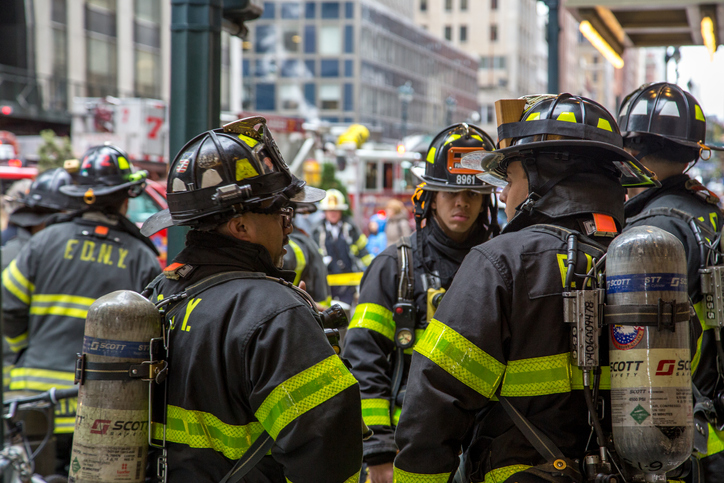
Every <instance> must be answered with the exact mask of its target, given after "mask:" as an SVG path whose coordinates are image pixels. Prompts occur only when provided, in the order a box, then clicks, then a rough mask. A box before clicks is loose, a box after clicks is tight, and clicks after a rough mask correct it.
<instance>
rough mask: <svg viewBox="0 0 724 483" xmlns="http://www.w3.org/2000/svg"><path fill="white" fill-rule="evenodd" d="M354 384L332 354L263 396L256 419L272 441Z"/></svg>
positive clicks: (353, 379)
mask: <svg viewBox="0 0 724 483" xmlns="http://www.w3.org/2000/svg"><path fill="white" fill-rule="evenodd" d="M355 384H357V380H356V379H355V378H354V376H352V374H351V373H350V372H349V370H348V369H347V367H346V366H345V365H344V363H343V362H342V359H340V358H339V357H338V356H337V355H336V354H335V355H332V356H329V357H328V358H326V359H324V360H323V361H321V362H319V363H317V364H315V365H314V366H312V367H310V368H309V369H306V370H304V371H302V372H300V373H299V374H297V375H295V376H292V377H290V378H289V379H287V380H286V381H284V382H282V383H281V384H279V385H278V386H277V387H275V388H274V390H273V391H272V392H271V394H269V396H267V398H266V399H265V400H264V402H263V403H262V404H261V406H260V407H259V409H258V410H257V411H256V418H257V419H258V420H259V421H260V422H261V424H262V426H264V429H266V431H267V432H268V433H269V434H270V435H271V437H272V438H274V439H276V438H277V436H279V433H280V432H281V431H282V430H283V429H284V428H285V427H286V426H287V425H288V424H289V423H291V422H292V421H294V420H295V419H296V418H298V417H299V416H301V415H302V414H304V413H306V412H307V411H309V410H311V409H314V408H315V407H317V406H319V405H320V404H322V403H323V402H325V401H327V400H328V399H331V398H333V397H334V396H336V395H337V394H339V393H340V392H342V391H344V390H345V389H347V388H348V387H350V386H353V385H355Z"/></svg>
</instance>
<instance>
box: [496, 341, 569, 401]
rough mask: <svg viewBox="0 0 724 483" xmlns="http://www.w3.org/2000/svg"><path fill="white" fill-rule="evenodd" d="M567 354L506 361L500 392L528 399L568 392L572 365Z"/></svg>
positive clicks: (504, 394)
mask: <svg viewBox="0 0 724 483" xmlns="http://www.w3.org/2000/svg"><path fill="white" fill-rule="evenodd" d="M570 359H571V357H570V354H569V353H568V352H566V353H563V354H556V355H553V356H545V357H532V358H530V359H520V360H517V361H508V368H507V369H506V370H505V376H503V384H502V387H501V391H500V393H501V394H502V395H503V396H510V397H527V396H544V395H546V394H559V393H563V392H570V391H571V362H570Z"/></svg>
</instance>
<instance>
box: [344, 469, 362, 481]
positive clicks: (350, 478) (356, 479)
mask: <svg viewBox="0 0 724 483" xmlns="http://www.w3.org/2000/svg"><path fill="white" fill-rule="evenodd" d="M360 471H362V468H361V467H360V469H359V471H357V472H355V474H354V475H352V476H350V477H349V478H347V479H346V480H344V483H359V473H360Z"/></svg>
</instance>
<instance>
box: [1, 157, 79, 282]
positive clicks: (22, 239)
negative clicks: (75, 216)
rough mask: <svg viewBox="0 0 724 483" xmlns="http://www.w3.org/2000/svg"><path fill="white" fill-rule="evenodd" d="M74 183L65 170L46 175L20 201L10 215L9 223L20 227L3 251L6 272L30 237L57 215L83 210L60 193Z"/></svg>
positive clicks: (40, 175) (38, 179)
mask: <svg viewBox="0 0 724 483" xmlns="http://www.w3.org/2000/svg"><path fill="white" fill-rule="evenodd" d="M72 182H73V180H72V178H71V175H70V174H69V173H68V172H67V171H66V170H64V169H63V168H54V169H49V170H47V171H43V172H42V173H40V174H39V175H38V177H37V178H36V179H35V180H34V181H33V183H32V184H31V185H30V188H29V190H28V192H27V193H26V194H25V195H23V196H22V197H21V198H19V200H18V203H20V206H19V207H18V208H17V209H16V210H15V211H13V212H12V213H11V214H10V218H9V221H10V222H11V223H12V224H13V225H15V226H17V227H18V230H17V233H16V234H15V236H14V237H13V238H11V239H10V240H8V241H7V243H6V244H5V245H3V248H2V268H3V270H4V269H5V268H6V267H7V266H8V265H9V264H10V262H11V261H13V259H14V258H15V257H16V256H17V255H18V253H19V252H20V249H21V248H23V246H25V244H26V243H27V242H28V240H30V237H31V236H33V235H34V234H36V233H38V232H39V231H40V230H42V229H43V228H45V225H46V223H48V222H49V221H50V220H51V219H52V218H53V216H54V215H56V214H58V213H61V212H64V211H72V210H76V209H80V208H81V207H82V206H81V203H80V202H79V200H75V199H73V198H70V197H68V196H65V195H64V194H62V193H61V192H60V187H61V186H65V185H67V184H71V183H72Z"/></svg>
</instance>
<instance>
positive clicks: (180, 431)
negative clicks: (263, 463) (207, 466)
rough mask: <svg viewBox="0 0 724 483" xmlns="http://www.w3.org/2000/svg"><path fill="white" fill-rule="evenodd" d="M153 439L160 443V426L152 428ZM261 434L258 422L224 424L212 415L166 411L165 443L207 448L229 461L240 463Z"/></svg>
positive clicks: (182, 410)
mask: <svg viewBox="0 0 724 483" xmlns="http://www.w3.org/2000/svg"><path fill="white" fill-rule="evenodd" d="M151 432H152V436H153V438H155V439H163V425H162V424H157V423H155V424H153V425H152V426H151ZM263 432H264V428H263V427H262V425H261V423H260V422H258V421H253V422H250V423H249V424H242V425H232V424H226V423H224V422H223V421H221V420H220V419H219V418H217V417H216V416H214V415H213V414H211V413H207V412H204V411H192V410H190V409H184V408H181V407H178V406H173V405H170V404H169V405H168V406H167V407H166V440H167V441H170V442H172V443H180V444H185V445H187V446H189V447H190V448H208V449H213V450H214V451H218V452H220V453H222V454H223V455H224V456H226V457H227V458H229V459H239V458H241V457H242V456H243V455H244V453H245V452H246V451H247V450H248V449H249V447H250V446H251V444H252V443H253V442H254V441H255V440H256V438H258V437H259V435H260V434H262V433H263Z"/></svg>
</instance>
